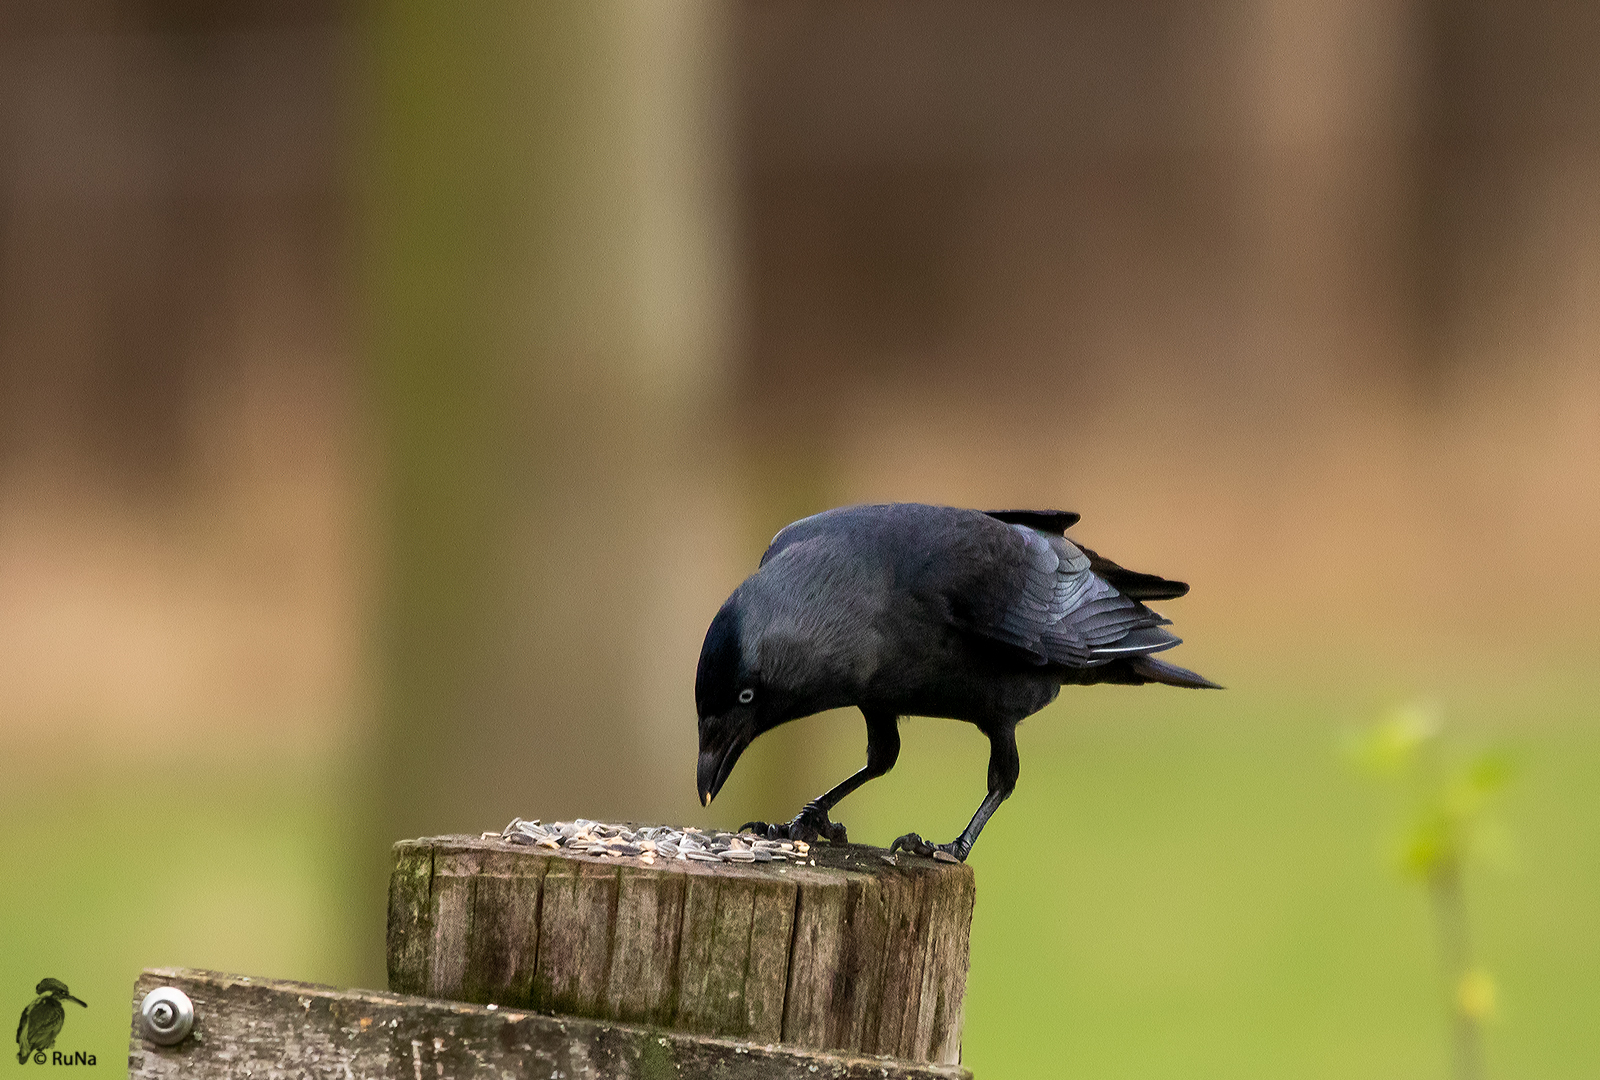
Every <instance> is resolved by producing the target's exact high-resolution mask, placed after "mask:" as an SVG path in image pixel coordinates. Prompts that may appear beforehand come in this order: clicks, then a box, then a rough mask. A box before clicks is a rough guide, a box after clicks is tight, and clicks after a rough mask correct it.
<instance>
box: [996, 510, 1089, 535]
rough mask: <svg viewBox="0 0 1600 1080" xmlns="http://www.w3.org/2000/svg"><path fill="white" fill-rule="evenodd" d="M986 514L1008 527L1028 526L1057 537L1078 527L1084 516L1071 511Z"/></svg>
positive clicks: (998, 512)
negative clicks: (1080, 519) (1080, 518)
mask: <svg viewBox="0 0 1600 1080" xmlns="http://www.w3.org/2000/svg"><path fill="white" fill-rule="evenodd" d="M984 513H986V514H988V515H989V516H990V517H992V518H994V519H995V520H996V521H1003V522H1005V523H1006V524H1007V525H1026V526H1027V527H1028V528H1030V529H1038V530H1039V531H1040V532H1047V533H1054V534H1055V535H1057V536H1060V535H1062V534H1063V533H1065V532H1066V531H1067V530H1068V529H1070V528H1072V527H1073V526H1074V525H1076V524H1077V523H1078V519H1079V517H1081V516H1082V515H1080V514H1074V513H1073V512H1072V511H1071V510H985V511H984Z"/></svg>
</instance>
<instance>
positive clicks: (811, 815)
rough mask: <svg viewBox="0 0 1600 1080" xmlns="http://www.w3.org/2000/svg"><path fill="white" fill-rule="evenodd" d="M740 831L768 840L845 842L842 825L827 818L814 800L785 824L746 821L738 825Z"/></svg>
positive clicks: (826, 813) (825, 812) (825, 811)
mask: <svg viewBox="0 0 1600 1080" xmlns="http://www.w3.org/2000/svg"><path fill="white" fill-rule="evenodd" d="M739 831H740V832H749V833H755V834H756V835H757V836H764V837H766V838H767V839H768V840H803V841H805V842H806V843H808V844H809V843H811V842H812V841H813V840H819V839H820V840H827V841H829V842H830V843H834V844H843V843H845V842H846V840H847V837H846V836H845V831H844V825H843V824H842V823H840V822H837V821H829V820H828V811H827V810H825V809H823V808H822V806H821V805H820V804H818V803H816V802H808V803H806V804H805V806H804V807H803V808H801V810H800V812H799V813H798V814H796V815H795V816H794V820H793V821H791V822H789V823H788V824H786V825H768V824H767V823H766V822H765V821H747V822H745V823H744V824H743V825H741V826H739Z"/></svg>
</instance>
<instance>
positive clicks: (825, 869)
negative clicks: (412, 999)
mask: <svg viewBox="0 0 1600 1080" xmlns="http://www.w3.org/2000/svg"><path fill="white" fill-rule="evenodd" d="M887 854H888V853H887V852H885V851H884V850H883V849H881V848H874V847H869V846H865V845H860V844H827V843H818V844H814V845H811V847H810V850H809V852H808V853H807V856H806V858H805V860H804V862H803V863H802V862H800V861H798V860H796V861H793V862H770V863H724V862H716V863H712V862H698V861H694V860H679V859H658V860H656V861H655V863H654V864H653V865H645V864H644V863H643V862H642V861H641V860H640V859H638V858H637V857H627V856H624V857H614V856H604V857H602V856H599V855H589V854H587V853H584V852H579V851H567V850H565V849H562V850H550V849H548V848H542V847H534V846H525V845H520V844H512V843H508V842H506V841H504V840H500V839H494V838H491V839H482V838H479V837H473V836H437V837H427V838H422V839H418V840H407V841H402V842H400V843H398V844H396V845H395V856H396V867H395V872H394V876H393V878H392V879H391V885H390V910H389V947H388V953H389V987H390V989H391V990H393V991H397V992H402V993H413V994H426V995H428V996H429V997H435V998H446V999H452V1000H458V1001H473V1002H483V1003H489V1002H494V1003H496V1004H499V1005H500V1006H502V1007H505V1006H513V1007H517V1008H525V1009H532V1010H536V1011H541V1012H551V1013H559V1014H565V1015H573V1016H586V1017H593V1018H597V1019H603V1020H613V1021H623V1022H631V1023H644V1024H650V1025H655V1026H658V1027H662V1028H667V1029H670V1030H675V1031H680V1032H688V1033H697V1034H704V1035H712V1036H721V1037H727V1038H747V1039H751V1040H754V1041H758V1042H774V1043H785V1044H789V1045H795V1046H803V1047H809V1048H815V1049H825V1050H835V1051H844V1052H849V1053H860V1054H876V1055H890V1056H893V1057H896V1058H900V1059H902V1060H905V1061H908V1062H938V1063H946V1064H955V1063H957V1062H958V1061H959V1060H960V1039H961V1017H962V1006H963V1000H964V997H965V993H966V976H967V957H968V935H969V931H970V928H971V921H972V909H973V903H974V898H975V884H974V878H973V873H972V870H971V868H970V867H968V866H966V865H964V864H960V863H945V862H941V861H935V860H933V859H926V858H922V857H920V856H914V855H906V854H900V855H898V856H896V857H895V858H894V860H893V862H890V861H889V860H888V859H886V857H885V856H887ZM813 863H815V865H812V864H813Z"/></svg>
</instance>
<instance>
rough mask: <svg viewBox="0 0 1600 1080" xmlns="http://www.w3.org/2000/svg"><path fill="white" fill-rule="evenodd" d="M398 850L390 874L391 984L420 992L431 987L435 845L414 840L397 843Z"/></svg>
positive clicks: (399, 990) (404, 991)
mask: <svg viewBox="0 0 1600 1080" xmlns="http://www.w3.org/2000/svg"><path fill="white" fill-rule="evenodd" d="M394 850H395V867H394V873H393V874H392V875H390V877H389V929H388V948H387V952H388V958H389V986H390V988H391V989H393V990H394V991H395V992H396V993H401V994H420V993H422V992H423V990H425V989H426V988H427V978H428V953H429V951H430V949H429V942H430V941H431V940H432V938H433V921H432V918H433V916H432V909H431V889H432V886H433V847H432V845H430V844H427V843H421V842H411V843H401V844H396V845H395V846H394Z"/></svg>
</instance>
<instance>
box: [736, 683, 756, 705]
mask: <svg viewBox="0 0 1600 1080" xmlns="http://www.w3.org/2000/svg"><path fill="white" fill-rule="evenodd" d="M755 699H756V692H755V691H754V690H752V689H750V688H749V687H748V686H747V687H745V688H744V689H743V690H740V691H739V704H740V705H748V704H750V703H751V702H752V701H754V700H755Z"/></svg>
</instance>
